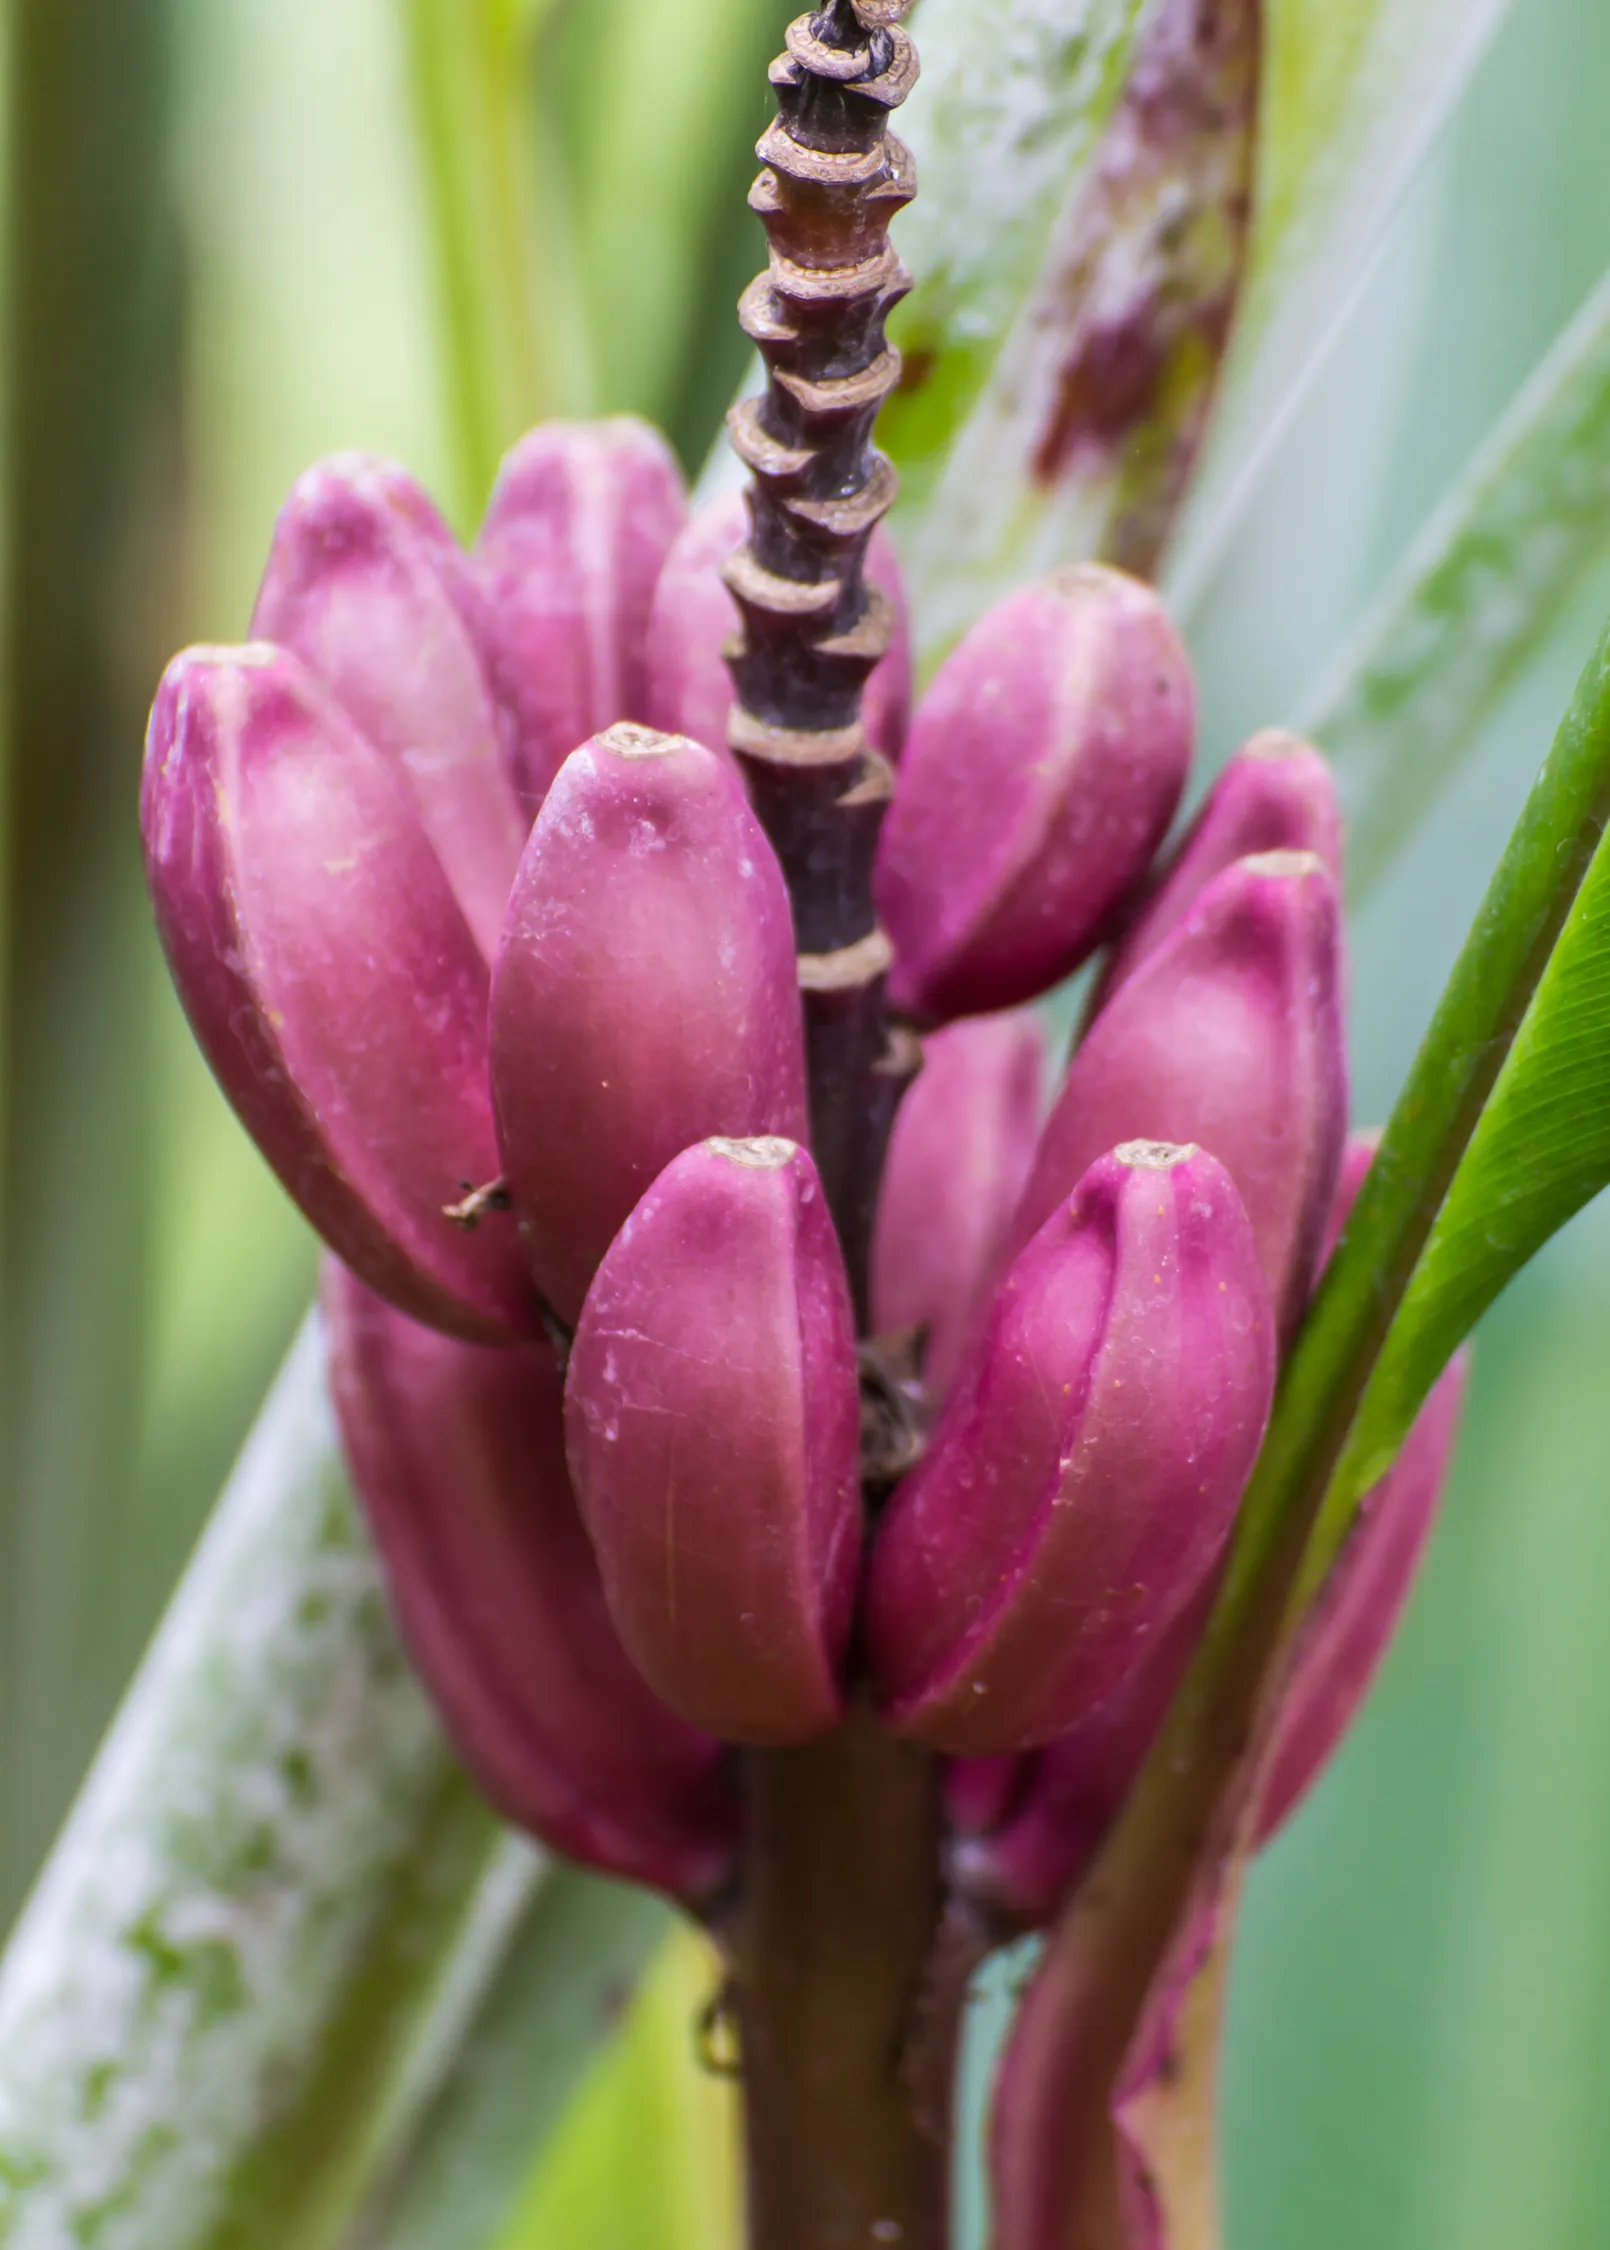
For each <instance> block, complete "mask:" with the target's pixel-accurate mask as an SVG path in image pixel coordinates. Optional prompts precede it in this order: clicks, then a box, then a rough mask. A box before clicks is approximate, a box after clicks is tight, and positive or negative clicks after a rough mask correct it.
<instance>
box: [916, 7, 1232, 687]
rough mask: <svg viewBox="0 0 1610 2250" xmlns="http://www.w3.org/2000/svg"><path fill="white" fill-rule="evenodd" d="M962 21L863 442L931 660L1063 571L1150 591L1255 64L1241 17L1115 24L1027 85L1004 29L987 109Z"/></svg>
mask: <svg viewBox="0 0 1610 2250" xmlns="http://www.w3.org/2000/svg"><path fill="white" fill-rule="evenodd" d="M967 16H968V21H967V25H966V33H965V37H963V36H958V34H957V33H956V32H955V31H952V34H951V38H950V41H949V44H948V46H947V43H946V40H945V39H944V38H943V37H941V39H940V40H939V42H938V55H937V57H936V56H935V54H934V51H933V49H934V41H933V38H932V34H931V32H930V34H929V36H928V38H927V39H926V40H925V59H926V61H927V64H928V67H929V69H930V70H932V69H933V67H934V65H935V62H936V61H937V64H938V68H939V73H940V92H939V94H938V95H937V96H936V97H935V98H934V101H933V105H932V108H931V111H930V112H929V113H928V114H927V116H926V118H925V117H924V116H923V115H922V114H920V113H919V116H918V118H917V120H916V124H917V126H918V128H919V130H918V132H917V135H916V140H917V147H918V152H919V158H920V160H921V162H920V169H921V171H922V178H923V193H922V196H921V197H920V198H919V200H918V203H917V206H916V210H915V212H914V213H913V215H912V217H911V219H910V220H909V221H907V222H906V227H905V232H904V234H903V236H902V249H903V251H904V253H905V255H906V256H907V258H908V260H910V261H911V262H912V264H913V265H914V267H915V269H916V271H917V273H918V275H919V276H920V277H922V278H921V279H920V280H919V285H918V289H917V292H916V294H915V296H914V297H913V298H912V300H911V301H910V304H909V305H908V306H907V308H906V309H905V311H904V313H903V314H902V316H901V318H900V320H899V321H898V322H897V323H896V328H895V333H896V335H897V338H898V341H899V342H900V344H901V347H902V349H903V351H904V353H905V355H906V373H905V377H904V380H903V384H902V388H901V390H900V391H899V392H897V393H896V395H895V397H894V398H893V399H892V400H891V401H890V404H889V406H888V408H887V409H886V410H885V414H884V418H883V421H882V423H881V424H880V430H879V435H880V439H881V440H882V441H883V442H884V443H885V444H886V445H887V446H888V447H889V449H890V451H891V453H892V455H893V457H894V458H895V460H896V461H897V463H898V464H899V465H900V468H901V471H902V475H903V476H904V477H905V479H906V481H907V485H908V488H909V498H908V500H907V503H906V517H907V519H908V520H907V523H906V534H907V535H906V541H905V544H906V548H907V552H908V557H909V561H910V570H911V579H912V590H913V595H914V600H915V604H916V610H917V614H918V617H919V619H920V620H921V628H922V637H923V641H924V644H925V646H926V647H927V649H928V650H929V652H930V653H933V652H934V651H935V650H937V649H940V648H943V647H944V646H945V645H946V644H947V643H948V642H949V641H950V640H951V639H953V638H954V636H955V635H956V633H958V632H959V631H961V630H962V629H963V628H964V627H965V626H966V625H967V624H968V622H969V621H970V620H971V618H972V617H974V616H975V615H976V614H977V613H978V611H979V610H980V609H981V608H983V607H984V606H985V605H986V604H987V603H988V602H989V601H991V600H993V599H994V598H995V597H996V596H997V595H998V594H1000V593H1001V592H1003V591H1004V590H1005V589H1006V588H1007V587H1009V586H1010V585H1012V584H1014V583H1017V582H1020V581H1021V580H1022V579H1024V578H1027V577H1032V576H1034V575H1036V574H1038V573H1040V572H1043V571H1045V570H1048V569H1050V568H1052V567H1053V566H1055V565H1056V564H1058V563H1062V562H1067V561H1071V560H1075V559H1078V558H1080V557H1083V556H1089V555H1099V556H1102V557H1104V558H1106V559H1108V560H1110V561H1114V562H1118V563H1120V564H1122V565H1124V566H1125V567H1127V568H1130V569H1133V570H1137V571H1140V572H1143V573H1147V574H1150V573H1151V572H1153V571H1154V570H1155V567H1156V564H1157V559H1158V556H1159V554H1160V553H1161V551H1162V548H1163V545H1164V542H1165V540H1166V539H1167V537H1168V534H1169V532H1170V530H1171V529H1172V526H1173V522H1174V517H1175V513H1176V511H1177V509H1178V507H1179V504H1180V502H1181V500H1182V498H1183V496H1184V493H1185V490H1186V487H1187V484H1188V482H1189V479H1190V475H1191V472H1192V470H1193V468H1194V466H1195V462H1196V457H1197V452H1198V449H1199V447H1200V444H1201V441H1202V438H1203V435H1204V433H1205V430H1206V426H1207V416H1208V411H1209V407H1210V405H1211V402H1212V399H1213V396H1214V392H1215V390H1216V387H1217V381H1218V373H1219V365H1220V360H1221V357H1222V354H1223V351H1224V347H1225V343H1226V340H1227V337H1228V335H1229V332H1230V328H1231V323H1232V319H1233V315H1234V312H1235V308H1236V304H1237V300H1238V297H1239V293H1240V286H1241V279H1242V273H1243V269H1244V263H1245V253H1246V242H1247V216H1248V210H1249V206H1250V198H1251V187H1252V159H1253V146H1254V127H1255V120H1256V107H1257V86H1258V74H1259V63H1260V36H1261V28H1260V27H1261V19H1260V11H1259V8H1258V6H1257V4H1256V0H1239V4H1237V5H1234V6H1230V7H1224V6H1222V5H1221V6H1216V7H1210V6H1206V5H1204V4H1203V0H1160V4H1159V5H1157V6H1155V7H1154V8H1153V9H1152V10H1151V11H1150V13H1149V14H1148V13H1146V12H1145V11H1139V12H1137V11H1135V10H1133V9H1118V10H1113V11H1110V12H1109V13H1108V14H1107V16H1106V18H1105V20H1104V21H1103V22H1102V23H1101V24H1100V25H1099V26H1098V25H1096V24H1095V23H1094V22H1093V21H1091V20H1089V19H1087V21H1086V25H1085V27H1084V28H1083V29H1081V31H1080V33H1079V34H1078V37H1077V38H1076V39H1075V38H1073V37H1071V36H1070V38H1069V40H1068V44H1067V47H1066V49H1065V50H1064V51H1062V52H1060V53H1058V54H1056V56H1055V59H1054V61H1053V59H1052V58H1050V57H1045V58H1041V60H1040V61H1039V64H1038V67H1037V68H1030V67H1028V63H1029V48H1030V46H1031V43H1032V41H1033V40H1035V39H1037V40H1039V41H1041V42H1044V41H1047V40H1048V39H1050V38H1051V37H1052V35H1053V31H1054V26H1053V23H1052V19H1051V16H1050V14H1049V13H1048V12H1047V11H1046V10H1045V9H1043V8H1041V9H1039V10H1033V9H1024V10H1021V11H1019V14H1018V16H1017V17H1016V18H1014V19H1012V20H1013V21H1014V22H1015V24H1016V25H1017V27H1018V33H1019V37H1020V39H1021V41H1022V43H1023V48H1024V54H1023V56H1022V57H1021V58H1011V57H1008V59H1009V60H1014V61H1015V64H1016V65H1018V66H1020V67H1015V68H1014V71H1013V73H1012V74H1011V75H1007V76H1006V77H1005V78H1004V85H1005V88H1006V90H1007V91H1008V92H1010V93H1011V94H1012V95H1013V102H1012V104H1011V106H1006V105H1003V104H1002V103H1001V102H1000V101H995V102H992V100H991V93H992V91H993V88H992V81H991V77H990V74H989V73H990V65H991V61H992V50H991V47H990V40H991V38H992V37H993V35H994V33H995V28H996V22H997V12H996V11H983V10H977V9H973V10H969V11H967ZM932 20H933V19H930V18H928V17H926V16H925V17H920V18H919V22H918V30H919V34H922V33H923V32H924V30H925V27H927V26H928V25H929V23H930V22H931V21H932ZM940 21H941V24H942V27H943V19H940ZM1098 30H1099V36H1097V33H1098ZM994 67H995V68H996V69H997V70H1000V69H1001V68H1002V65H1001V63H1000V62H999V61H996V62H995V65H994ZM1020 79H1021V80H1022V81H1023V83H1022V84H1019V80H1020ZM1036 103H1037V104H1038V105H1039V106H1040V108H1041V109H1042V110H1044V111H1046V112H1048V113H1049V114H1050V115H1051V116H1052V117H1053V118H1054V120H1055V122H1056V125H1057V128H1058V134H1057V136H1056V140H1055V145H1053V137H1052V136H1049V135H1047V134H1045V133H1044V132H1043V130H1042V129H1041V127H1040V125H1039V123H1038V121H1037V120H1036V117H1035V104H1036ZM924 128H926V131H927V133H928V134H930V135H931V136H932V139H933V141H934V143H935V146H934V148H933V149H932V150H931V151H930V150H928V149H927V148H925V147H924ZM1048 158H1049V159H1050V160H1049V161H1048V160H1047V159H1048ZM1003 210H1004V211H1006V212H1009V213H1011V214H1013V217H1012V220H1011V223H1008V224H1006V225H1004V226H1003V225H1002V224H1001V216H1002V212H1003ZM997 234H998V235H999V236H1000V237H1001V239H1002V240H1003V242H1004V245H1005V247H1004V253H1003V254H997V252H996V250H995V247H994V243H995V237H996V235H997Z"/></svg>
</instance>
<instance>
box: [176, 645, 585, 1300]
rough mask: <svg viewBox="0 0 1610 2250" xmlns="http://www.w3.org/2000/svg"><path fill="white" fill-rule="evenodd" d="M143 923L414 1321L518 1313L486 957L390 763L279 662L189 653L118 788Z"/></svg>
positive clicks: (298, 671)
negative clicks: (131, 801) (487, 1202)
mask: <svg viewBox="0 0 1610 2250" xmlns="http://www.w3.org/2000/svg"><path fill="white" fill-rule="evenodd" d="M141 827H142V833H143V836H144V840H145V854H146V869H147V876H148V879H149V883H150V888H151V895H152V899H153V902H154V905H155V908H156V918H157V926H158V929H159V931H160V933H161V936H162V942H163V947H164V950H165V952H166V954H167V957H168V965H169V968H170V970H171V971H172V974H173V980H174V983H175V985H176V986H177V988H178V991H179V996H180V998H181V1000H182V1001H183V1003H184V1006H185V1010H186V1012H187V1014H188V1015H189V1018H190V1023H191V1028H192V1029H193V1030H194V1032H195V1034H196V1037H197V1039H198V1041H199V1042H200V1045H201V1048H202V1051H203V1052H204V1053H205V1055H206V1057H207V1059H208V1061H209V1062H210V1064H211V1065H212V1068H213V1071H214V1074H215V1075H216V1077H217V1079H218V1081H219V1083H220V1085H221V1086H222V1087H223V1090H224V1092H225V1093H226V1095H227V1096H228V1097H229V1099H230V1101H231V1102H232V1103H233V1105H234V1107H235V1109H236V1110H237V1112H238V1113H239V1115H240V1118H241V1121H242V1122H243V1124H244V1125H245V1126H246V1129H247V1131H248V1132H250V1133H251V1135H252V1137H253V1138H254V1139H255V1140H256V1142H257V1144H258V1146H259V1147H260V1148H261V1150H262V1151H263V1154H264V1155H265V1156H266V1157H267V1158H268V1161H269V1162H270V1164H272V1165H273V1167H274V1169H275V1171H276V1172H277V1173H278V1175H279V1177H280V1179H281V1181H282V1183H283V1184H284V1186H285V1187H286V1189H287V1190H288V1192H289V1193H290V1194H291V1196H292V1197H293V1198H294V1199H295V1201H296V1202H297V1203H298V1204H299V1205H300V1206H301V1209H302V1211H303V1212H304V1214H305V1215H306V1217H307V1218H308V1219H309V1220H310V1221H311V1222H312V1224H313V1225H314V1226H315V1227H316V1228H317V1229H318V1231H319V1232H320V1234H322V1235H323V1237H324V1239H325V1240H326V1242H328V1243H329V1244H330V1245H331V1247H332V1248H334V1249H335V1250H336V1251H337V1252H338V1253H339V1254H340V1256H341V1257H342V1258H343V1259H344V1260H345V1261H346V1263H347V1264H348V1265H350V1266H351V1267H352V1268H353V1269H354V1271H356V1272H358V1273H359V1274H361V1275H362V1277H363V1278H364V1280H366V1281H367V1282H368V1283H369V1285H370V1286H371V1287H372V1288H374V1289H376V1290H378V1291H379V1293H380V1294H381V1295H382V1296H384V1297H386V1298H387V1299H389V1300H390V1301H391V1302H392V1303H394V1304H396V1305H397V1306H399V1307H400V1308H401V1309H402V1310H404V1311H406V1312H409V1313H411V1314H412V1315H413V1316H414V1317H415V1318H416V1319H419V1320H424V1321H428V1322H430V1323H431V1324H432V1325H434V1326H437V1327H441V1328H445V1329H448V1330H450V1331H452V1332H454V1333H456V1334H460V1335H464V1336H468V1337H477V1338H482V1339H485V1340H488V1341H507V1340H509V1339H510V1338H513V1337H517V1336H521V1335H535V1334H537V1333H539V1332H540V1325H539V1317H538V1312H539V1308H538V1305H537V1297H536V1292H535V1290H534V1288H533V1287H532V1284H531V1280H530V1276H529V1274H528V1272H527V1271H526V1268H525V1264H524V1260H523V1258H522V1256H521V1254H520V1248H519V1243H518V1240H517V1238H516V1235H515V1232H514V1228H513V1225H512V1223H511V1222H510V1221H509V1219H508V1218H507V1216H506V1215H502V1214H496V1213H493V1214H489V1215H488V1217H487V1218H486V1219H485V1220H484V1221H483V1222H482V1223H481V1224H480V1225H479V1226H478V1227H476V1228H475V1229H474V1230H473V1231H470V1230H467V1229H465V1228H464V1227H462V1226H459V1225H457V1224H455V1223H454V1221H453V1220H452V1219H451V1218H450V1217H449V1216H448V1215H447V1214H448V1207H449V1206H452V1205H455V1204H457V1203H458V1202H460V1201H461V1199H462V1198H463V1197H464V1195H465V1194H466V1193H467V1192H468V1191H469V1190H470V1189H472V1188H475V1187H479V1186H481V1185H483V1184H484V1183H486V1182H487V1181H490V1180H493V1179H495V1178H496V1177H497V1172H498V1163H499V1159H498V1152H497V1143H496V1137H495V1135H494V1132H493V1126H492V1105H491V1094H490V1088H489V1086H488V1082H487V1065H486V1052H487V1048H486V1041H487V982H488V979H487V968H486V963H485V961H484V959H483V957H482V954H481V951H480V948H479V947H478V945H477V944H476V942H475V939H474V936H473V935H472V933H471V931H470V928H469V925H468V924H467V922H466V921H465V919H464V916H463V914H462V912H461V911H460V909H459V905H458V902H457V900H456V899H455V898H454V896H453V893H452V890H451V889H450V888H449V885H448V882H447V878H446V876H445V875H444V874H443V872H442V868H441V865H440V863H439V861H438V859H437V857H436V854H435V852H434V851H433V850H432V848H431V844H430V841H429V838H428V837H427V835H426V833H425V829H424V825H423V823H422V820H421V818H420V814H419V811H418V808H417V806H416V804H415V802H414V799H413V796H412V794H411V792H410V790H409V788H408V786H407V784H406V782H405V780H404V778H403V776H402V775H401V774H400V773H399V771H398V769H397V767H396V765H395V763H394V762H393V761H392V760H391V759H389V758H388V757H386V756H385V754H384V753H383V752H381V751H379V750H377V749H376V748H375V747H374V746H373V745H372V744H371V743H370V742H368V741H367V740H366V739H365V737H364V736H362V735H361V734H359V733H358V731H357V730H356V728H354V726H353V725H352V723H351V721H350V719H348V718H347V716H346V714H345V713H344V712H343V711H342V710H341V709H340V707H339V706H338V705H337V704H336V702H335V701H334V699H333V698H332V696H331V695H330V694H329V692H328V691H327V690H326V689H325V688H324V687H322V686H321V685H320V683H319V682H318V681H317V680H316V679H314V677H313V676H312V674H311V673H309V672H308V670H307V669H306V667H305V666H304V665H303V664H302V663H301V662H300V660H299V659H298V658H297V657H295V656H294V655H292V654H291V653H290V651H288V650H285V649H279V648H273V647H269V646H265V645H258V646H249V647H246V648H243V649H208V648H200V649H191V650H187V651H186V652H185V653H184V654H183V655H181V656H178V657H176V658H175V659H174V661H173V663H172V664H170V666H169V667H168V670H167V672H166V673H165V674H164V676H163V681H162V685H161V687H160V688H159V690H158V692H157V699H156V704H155V707H154V709H153V711H152V714H151V726H150V732H149V735H148V738H147V745H146V761H145V773H144V780H143V784H142V793H141Z"/></svg>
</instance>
